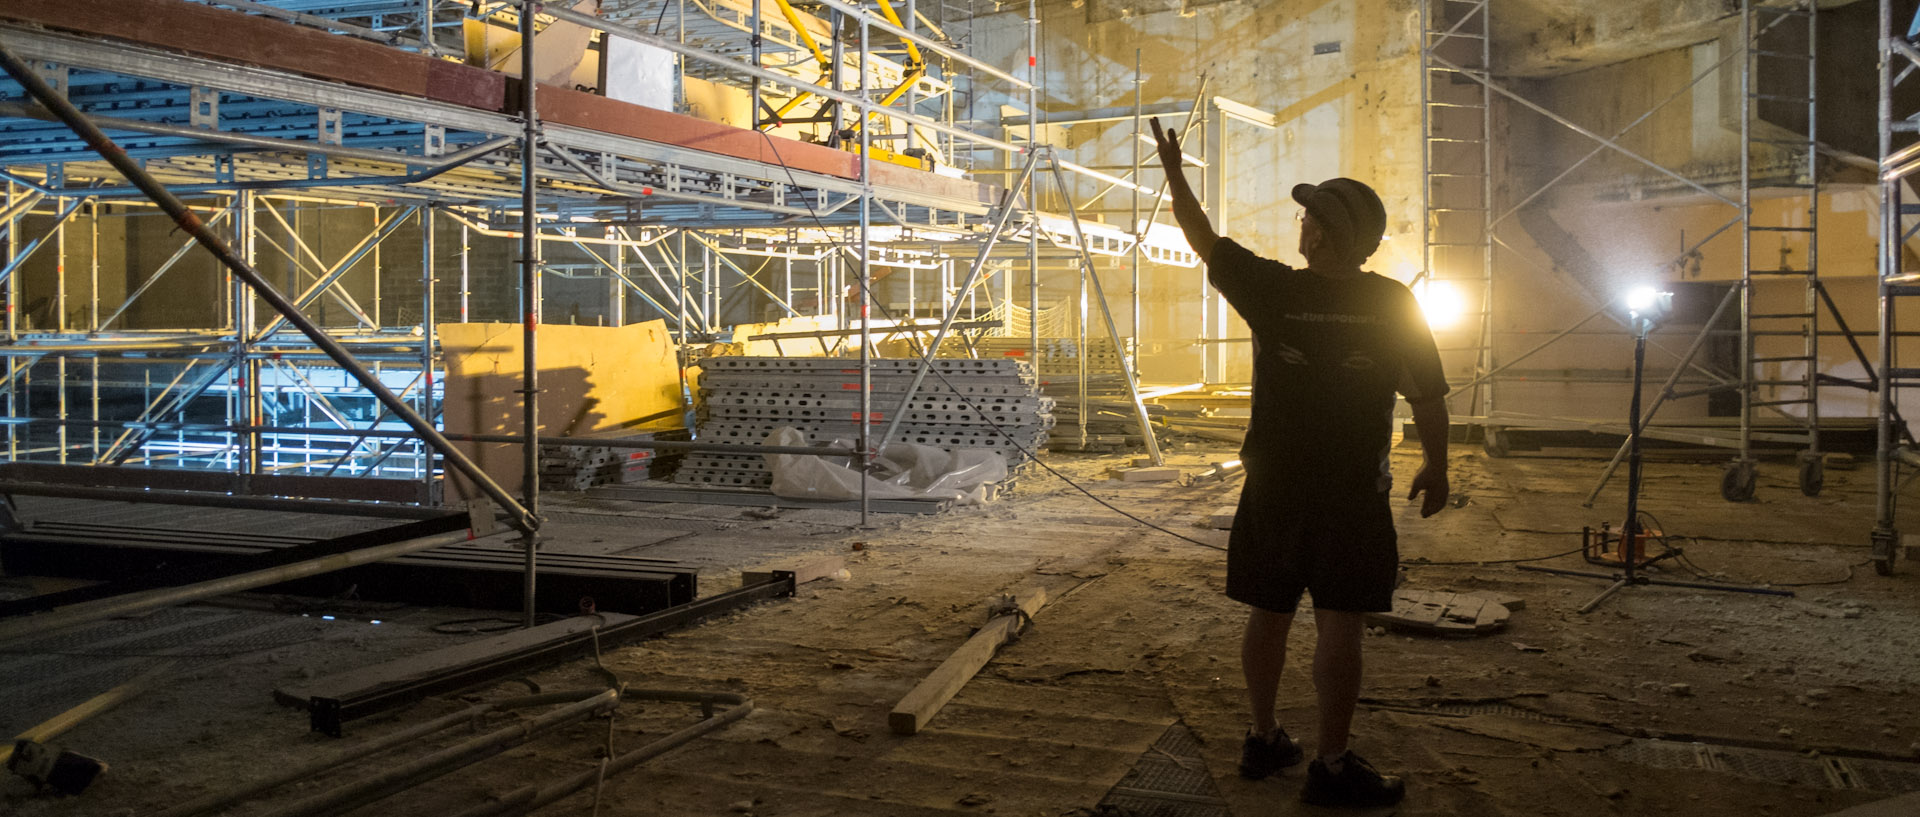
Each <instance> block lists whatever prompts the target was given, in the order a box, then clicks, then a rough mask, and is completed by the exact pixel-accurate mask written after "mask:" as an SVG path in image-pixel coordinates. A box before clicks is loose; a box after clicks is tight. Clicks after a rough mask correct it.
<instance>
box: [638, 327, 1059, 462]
mask: <svg viewBox="0 0 1920 817" xmlns="http://www.w3.org/2000/svg"><path fill="white" fill-rule="evenodd" d="M872 364H873V365H872V372H873V380H872V391H873V396H872V400H871V408H870V411H869V416H868V418H867V422H868V423H869V425H870V427H871V432H870V433H871V435H872V437H873V438H874V439H875V441H876V442H877V441H878V438H879V437H880V435H882V434H884V433H885V432H886V428H887V426H888V425H889V424H891V423H892V421H893V418H894V413H895V412H896V411H898V410H900V403H901V399H902V398H904V397H905V396H906V393H907V388H908V386H909V385H911V384H912V382H913V375H914V370H915V369H916V368H917V367H918V366H919V364H920V361H918V360H893V359H889V360H874V361H872ZM699 366H700V369H701V372H700V382H699V389H700V398H701V399H700V404H701V406H702V410H701V421H700V425H699V439H700V440H702V441H704V442H716V443H736V444H739V445H741V446H742V453H739V454H731V453H712V452H699V453H694V454H690V455H688V457H687V459H686V461H685V462H684V463H683V464H682V465H681V467H680V469H679V470H678V471H677V472H676V473H675V474H674V477H673V481H674V482H677V483H680V484H683V485H704V486H716V487H767V486H769V485H771V484H772V473H771V472H770V471H769V470H768V467H767V462H766V458H765V457H764V456H762V455H759V454H755V453H750V452H749V451H748V450H747V449H746V448H745V446H751V445H756V444H759V443H760V442H762V441H763V440H765V439H766V437H767V435H768V434H770V433H772V432H773V431H774V429H777V428H780V427H782V426H788V427H792V428H795V429H798V430H799V431H801V432H802V433H804V434H805V435H806V438H807V442H808V443H809V444H812V445H830V444H833V443H835V442H836V441H846V442H848V443H851V441H853V440H855V439H857V437H858V435H859V426H858V421H859V420H860V364H859V362H858V361H856V360H851V359H843V358H780V357H714V358H707V359H706V360H704V361H701V362H700V364H699ZM1053 406H1054V401H1053V400H1052V399H1051V398H1049V397H1047V396H1046V395H1044V394H1042V393H1041V390H1040V385H1039V382H1038V380H1037V378H1036V377H1035V376H1034V373H1033V368H1032V367H1031V366H1029V365H1028V364H1027V363H1025V362H1024V361H1019V360H1009V359H996V360H964V359H960V360H949V359H937V360H935V361H933V368H932V370H931V371H929V372H928V374H927V376H926V378H925V379H924V380H923V381H922V382H921V384H920V387H919V389H918V390H916V391H915V392H914V397H913V401H912V402H911V403H910V404H909V405H907V407H906V411H905V415H904V416H903V417H901V420H900V427H899V430H898V431H897V432H896V433H895V434H894V439H893V441H894V442H906V443H916V444H920V445H928V446H933V447H936V448H941V449H944V450H947V451H958V450H963V449H964V450H988V451H992V452H994V453H997V454H1000V455H1001V456H1003V457H1005V458H1006V461H1007V466H1008V468H1009V469H1013V468H1017V467H1019V466H1020V465H1022V464H1024V463H1025V462H1027V460H1028V459H1029V454H1030V453H1031V452H1035V451H1038V450H1040V448H1041V447H1042V446H1045V445H1046V444H1047V433H1048V430H1049V429H1051V428H1052V427H1053Z"/></svg>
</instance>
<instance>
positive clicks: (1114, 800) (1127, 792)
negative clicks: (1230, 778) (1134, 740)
mask: <svg viewBox="0 0 1920 817" xmlns="http://www.w3.org/2000/svg"><path fill="white" fill-rule="evenodd" d="M1094 811H1095V813H1097V814H1125V815H1130V817H1231V814H1232V813H1231V812H1229V811H1228V810H1227V802H1226V801H1225V800H1222V799H1221V798H1220V790H1219V789H1217V788H1215V787H1214V785H1213V775H1212V774H1210V773H1209V772H1208V771H1207V764H1206V761H1205V760H1202V759H1201V757H1200V742H1199V741H1198V740H1197V739H1195V738H1194V736H1193V731H1192V730H1190V729H1188V728H1187V725H1186V724H1185V723H1182V722H1178V721H1176V722H1174V724H1173V725H1172V726H1169V727H1167V731H1166V733H1165V734H1162V735H1161V736H1160V738H1159V739H1158V740H1155V741H1154V742H1153V746H1152V747H1151V748H1149V749H1147V751H1146V752H1145V753H1143V754H1141V755H1140V759H1139V760H1138V761H1137V762H1135V763H1134V765H1133V768H1132V769H1130V770H1128V771H1127V774H1126V776H1125V777H1122V778H1120V782H1119V783H1116V784H1114V787H1113V788H1112V789H1111V790H1109V791H1108V792H1107V796H1106V797H1104V798H1102V799H1101V800H1100V805H1099V806H1098V807H1096V808H1095V810H1094Z"/></svg>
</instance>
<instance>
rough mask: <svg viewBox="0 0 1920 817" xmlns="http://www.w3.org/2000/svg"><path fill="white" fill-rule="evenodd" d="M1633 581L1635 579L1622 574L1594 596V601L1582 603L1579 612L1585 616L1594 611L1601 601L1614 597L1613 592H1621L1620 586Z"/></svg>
mask: <svg viewBox="0 0 1920 817" xmlns="http://www.w3.org/2000/svg"><path fill="white" fill-rule="evenodd" d="M1632 582H1633V579H1631V578H1628V577H1625V576H1622V577H1620V578H1618V579H1614V580H1613V584H1610V585H1607V589H1605V590H1602V591H1600V595H1598V596H1594V597H1593V600H1592V601H1589V602H1587V603H1586V604H1583V605H1581V606H1580V609H1579V611H1578V612H1579V613H1580V615H1583V616H1584V615H1586V614H1588V613H1591V612H1593V608H1595V607H1599V606H1600V602H1603V601H1606V600H1607V599H1609V598H1612V597H1613V594H1615V593H1618V592H1620V588H1622V587H1626V586H1627V585H1628V584H1631V583H1632Z"/></svg>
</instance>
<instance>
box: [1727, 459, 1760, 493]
mask: <svg viewBox="0 0 1920 817" xmlns="http://www.w3.org/2000/svg"><path fill="white" fill-rule="evenodd" d="M1754 479H1755V475H1754V472H1753V463H1751V462H1747V461H1745V460H1737V461H1735V462H1732V463H1728V464H1727V472H1726V473H1725V474H1722V475H1721V477H1720V497H1721V498H1722V499H1725V500H1726V501H1728V502H1745V501H1747V500H1749V499H1752V498H1753V483H1754Z"/></svg>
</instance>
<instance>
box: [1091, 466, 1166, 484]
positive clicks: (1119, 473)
mask: <svg viewBox="0 0 1920 817" xmlns="http://www.w3.org/2000/svg"><path fill="white" fill-rule="evenodd" d="M1109 473H1111V474H1112V475H1113V478H1114V479H1117V480H1120V481H1121V482H1170V481H1172V480H1176V479H1179V478H1180V469H1178V468H1115V469H1113V470H1112V471H1111V472H1109Z"/></svg>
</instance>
